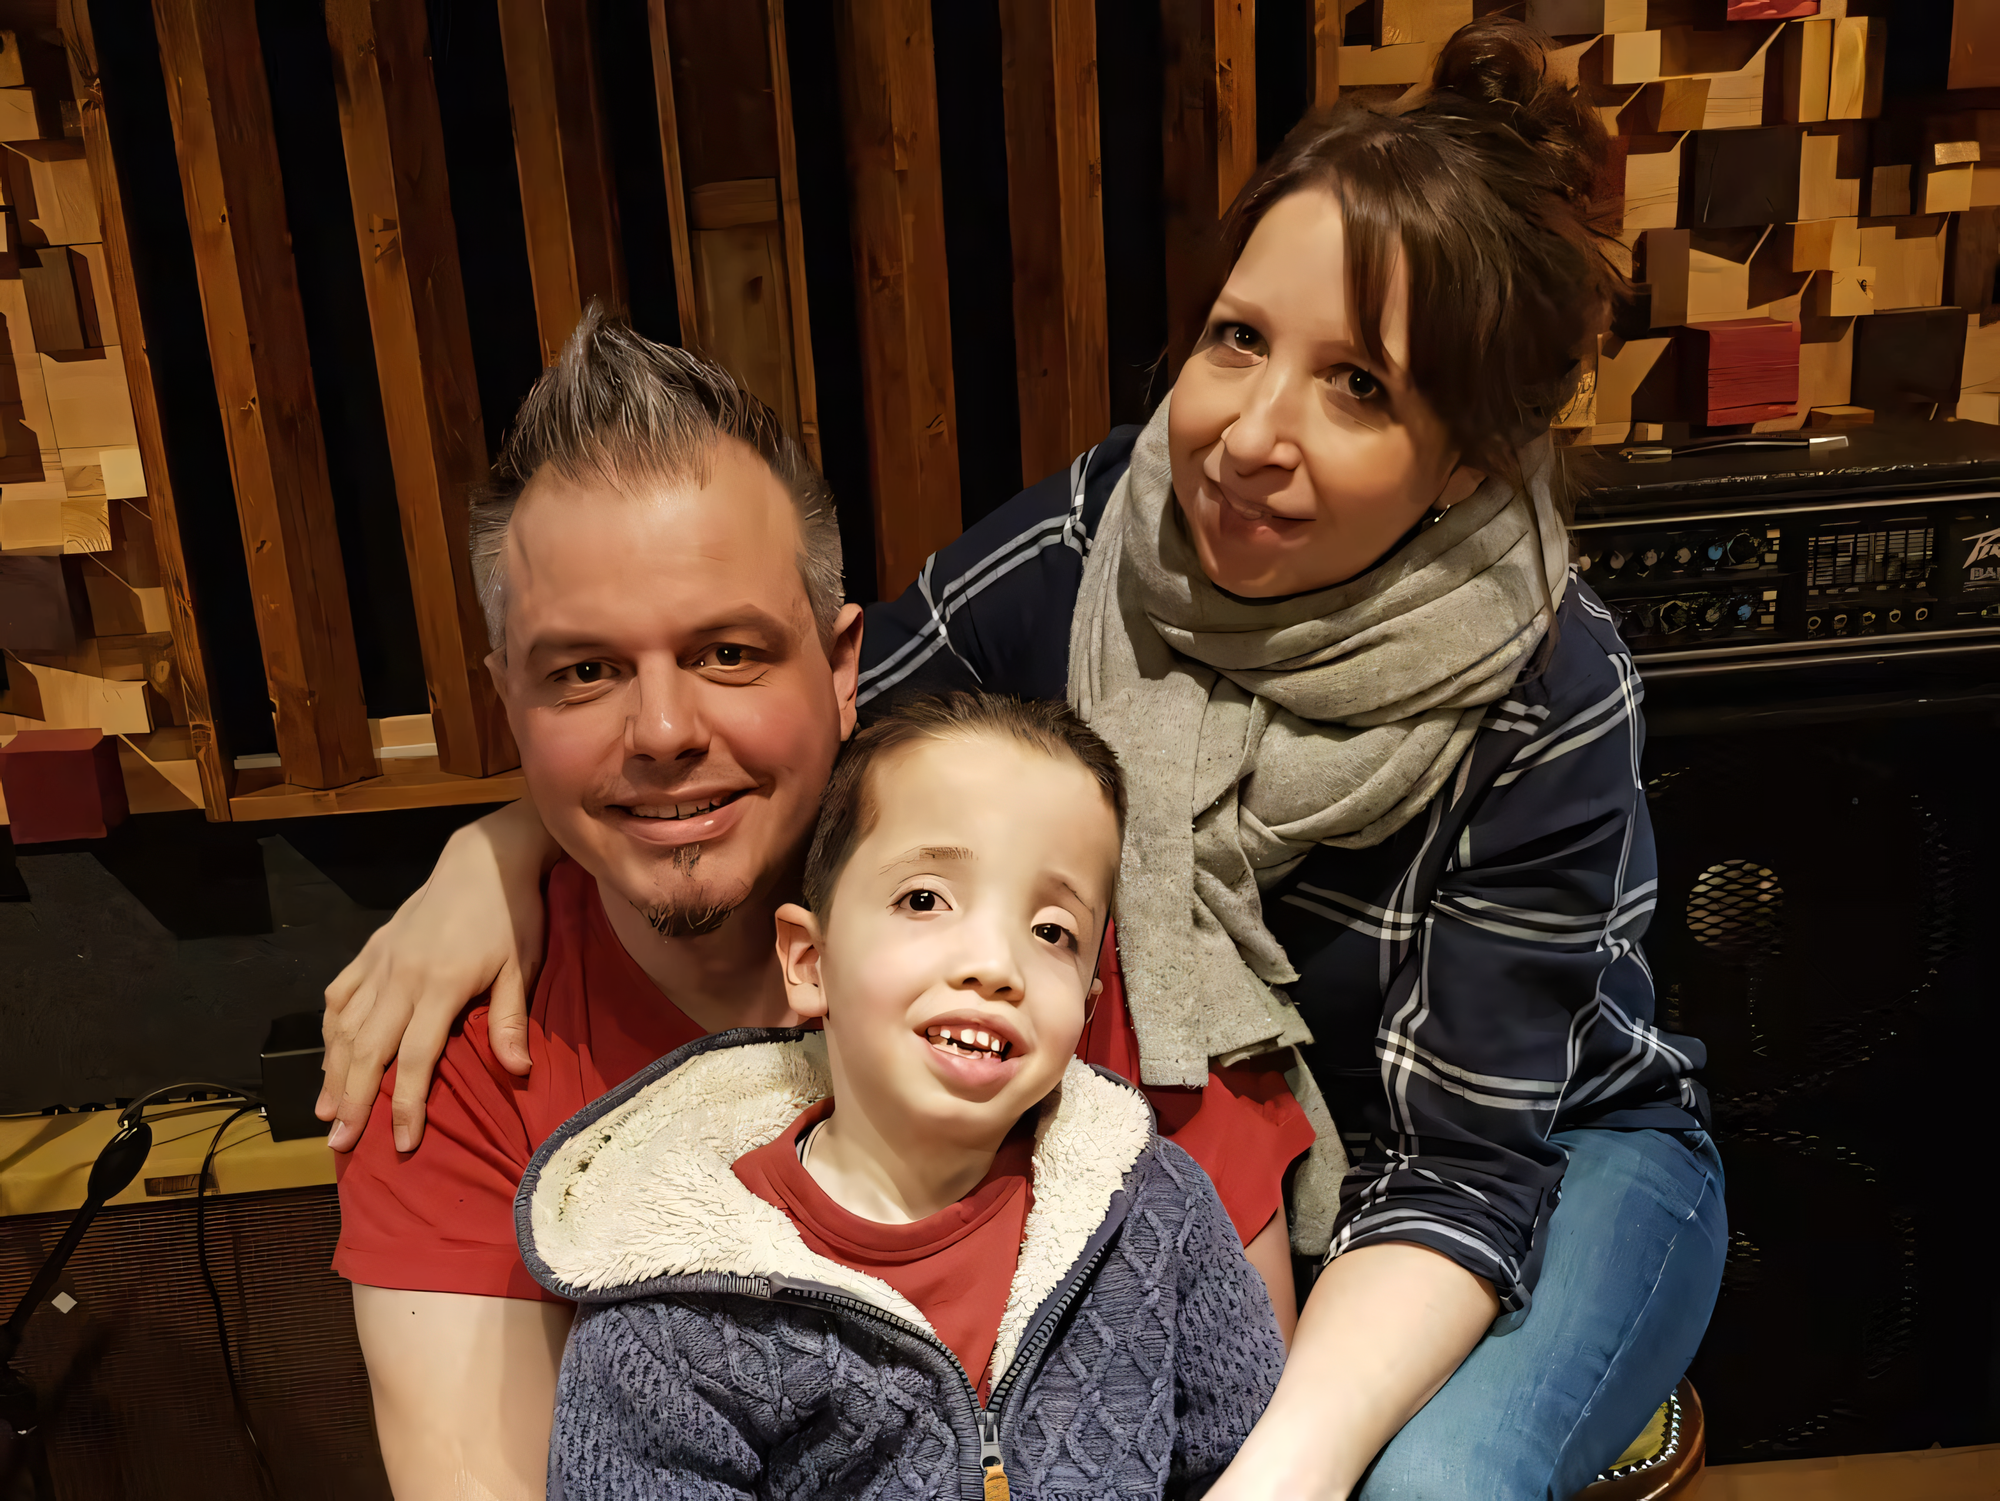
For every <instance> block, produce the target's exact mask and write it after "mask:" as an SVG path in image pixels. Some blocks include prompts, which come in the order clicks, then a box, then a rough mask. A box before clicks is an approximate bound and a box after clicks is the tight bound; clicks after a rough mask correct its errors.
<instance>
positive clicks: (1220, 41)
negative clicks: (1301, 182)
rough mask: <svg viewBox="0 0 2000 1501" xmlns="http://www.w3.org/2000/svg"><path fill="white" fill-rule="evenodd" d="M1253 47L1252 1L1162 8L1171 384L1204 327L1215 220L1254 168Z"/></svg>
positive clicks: (1211, 289)
mask: <svg viewBox="0 0 2000 1501" xmlns="http://www.w3.org/2000/svg"><path fill="white" fill-rule="evenodd" d="M1256 42H1257V16H1256V6H1255V0H1161V4H1160V50H1161V54H1162V59H1163V62H1164V65H1165V69H1166V79H1165V89H1164V106H1165V119H1164V121H1163V122H1162V126H1163V131H1164V145H1165V158H1166V182H1165V184H1164V187H1165V193H1164V197H1165V200H1166V210H1167V358H1168V365H1169V369H1168V371H1167V374H1168V375H1169V376H1171V375H1172V374H1173V372H1174V371H1175V370H1177V369H1178V368H1179V366H1180V362H1181V361H1182V360H1184V359H1186V358H1187V355H1188V351H1190V350H1191V349H1193V348H1194V345H1195V341H1196V340H1197V339H1199V338H1200V336H1201V331H1202V328H1203V326H1204V325H1205V324H1206V323H1207V321H1208V310H1209V307H1210V305H1211V304H1212V303H1213V302H1214V301H1215V294H1216V293H1217V292H1218V291H1220V290H1221V279H1222V243H1221V224H1222V220H1223V217H1224V216H1225V215H1226V214H1227V213H1228V212H1229V206H1230V204H1231V203H1233V202H1234V201H1235V199H1236V194H1237V191H1238V190H1239V189H1240V188H1241V187H1242V186H1243V184H1244V182H1245V181H1247V180H1248V178H1249V176H1250V174H1251V173H1252V172H1253V171H1254V170H1255V169H1256V165H1257V61H1256ZM1336 66H1337V64H1336Z"/></svg>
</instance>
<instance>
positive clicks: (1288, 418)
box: [1211, 359, 1303, 479]
mask: <svg viewBox="0 0 2000 1501" xmlns="http://www.w3.org/2000/svg"><path fill="white" fill-rule="evenodd" d="M1302 384H1303V383H1302V382H1301V381H1299V380H1298V379H1297V378H1296V377H1295V375H1294V373H1293V372H1291V371H1288V370H1287V369H1285V367H1284V366H1283V365H1281V364H1280V363H1279V362H1278V361H1277V360H1275V359H1271V360H1266V361H1265V362H1264V364H1263V365H1262V366H1261V367H1260V368H1259V369H1258V370H1257V371H1256V372H1255V373H1254V375H1253V376H1252V378H1251V379H1249V380H1247V381H1245V382H1244V383H1243V384H1242V385H1241V386H1239V387H1238V388H1237V389H1238V391H1239V392H1240V393H1241V405H1240V406H1239V407H1238V408H1237V412H1236V416H1235V418H1234V419H1233V420H1232V421H1231V422H1230V424H1229V425H1228V426H1227V427H1225V428H1224V429H1223V430H1222V441H1221V442H1220V443H1219V444H1217V445H1216V450H1217V453H1218V454H1219V456H1220V457H1222V458H1224V459H1226V460H1227V461H1228V464H1229V466H1230V468H1231V469H1232V470H1234V471H1235V472H1236V473H1237V474H1239V475H1251V474H1255V473H1256V472H1257V471H1258V470H1260V469H1266V468H1277V469H1296V468H1298V467H1299V464H1300V462H1301V460H1302V458H1303V451H1302V450H1301V448H1300V446H1299V441H1298V425H1299V421H1300V419H1301V417H1302V416H1303V413H1302V412H1301V411H1300V401H1299V398H1300V395H1301V387H1302ZM1211 462H1213V460H1211ZM1212 477H1213V478H1217V479H1220V478H1221V477H1222V476H1221V475H1215V476H1212Z"/></svg>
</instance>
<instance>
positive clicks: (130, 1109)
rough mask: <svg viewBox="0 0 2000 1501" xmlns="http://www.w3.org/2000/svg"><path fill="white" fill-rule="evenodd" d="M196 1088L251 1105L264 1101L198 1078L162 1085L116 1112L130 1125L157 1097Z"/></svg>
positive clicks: (121, 1119)
mask: <svg viewBox="0 0 2000 1501" xmlns="http://www.w3.org/2000/svg"><path fill="white" fill-rule="evenodd" d="M196 1089H199V1090H202V1091H204V1092H205V1093H209V1094H218V1095H221V1096H222V1098H223V1099H225V1100H247V1101H248V1102H249V1103H250V1104H252V1105H262V1104H263V1103H264V1102H263V1101H262V1100H260V1099H258V1098H257V1096H255V1095H254V1094H250V1093H248V1092H247V1091H245V1090H241V1089H233V1088H231V1087H230V1086H229V1085H227V1084H208V1083H204V1082H203V1081H201V1080H199V1079H195V1080H192V1081H190V1082H188V1083H185V1084H168V1085H164V1086H162V1087H161V1088H159V1089H156V1090H154V1091H153V1092H152V1093H150V1094H142V1095H140V1096H139V1098H138V1099H136V1100H134V1101H133V1102H132V1103H131V1104H129V1105H127V1106H126V1107H125V1108H124V1109H123V1110H121V1111H119V1112H118V1119H119V1120H120V1121H122V1122H124V1123H125V1124H126V1125H130V1124H132V1123H133V1122H135V1121H137V1120H138V1119H139V1118H140V1116H141V1115H143V1114H144V1113H145V1109H146V1107H147V1106H148V1105H150V1104H152V1103H153V1101H155V1100H158V1099H163V1098H165V1097H166V1096H167V1095H170V1094H182V1093H184V1092H187V1091H191V1090H196ZM200 1103H202V1104H208V1103H210V1102H209V1101H206V1100H204V1101H201V1102H200Z"/></svg>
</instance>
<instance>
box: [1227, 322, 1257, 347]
mask: <svg viewBox="0 0 2000 1501" xmlns="http://www.w3.org/2000/svg"><path fill="white" fill-rule="evenodd" d="M1222 342H1223V343H1224V344H1225V345H1226V346H1227V347H1229V348H1230V349H1233V350H1235V351H1236V352H1237V353H1238V354H1258V353H1261V352H1262V350H1263V347H1264V339H1263V336H1262V335H1261V334H1259V333H1258V332H1257V330H1256V329H1254V328H1252V327H1251V326H1250V325H1249V324H1247V323H1226V324H1224V325H1223V327H1222Z"/></svg>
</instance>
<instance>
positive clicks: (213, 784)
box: [60, 0, 231, 821]
mask: <svg viewBox="0 0 2000 1501" xmlns="http://www.w3.org/2000/svg"><path fill="white" fill-rule="evenodd" d="M60 21H61V26H62V32H63V39H64V41H65V42H66V43H67V50H68V52H69V59H70V67H71V69H72V72H73V74H74V78H75V85H76V96H77V106H78V110H77V113H78V118H79V123H80V125H81V127H82V131H83V144H84V150H85V151H86V152H87V153H88V156H89V161H90V170H91V178H92V180H93V181H94V183H95V184H96V188H97V211H98V219H99V221H100V222H101V223H102V225H103V230H104V241H103V247H104V261H105V270H106V276H105V281H106V287H107V291H108V293H109V297H108V301H109V304H110V305H109V307H108V308H104V307H100V309H99V316H100V319H104V320H109V321H110V322H111V323H112V324H113V325H115V327H116V329H117V340H118V343H119V346H120V352H121V354H122V356H123V359H124V363H125V379H126V384H127V386H128V387H129V388H130V392H131V398H132V419H133V426H134V428H135V430H136V436H137V440H138V448H139V463H140V466H141V469H142V471H143V473H144V477H145V496H144V498H143V504H144V506H145V508H146V514H147V517H148V519H149V520H150V522H151V526H150V528H149V530H150V531H151V534H152V544H153V551H154V552H155V554H156V555H157V560H158V576H157V582H158V585H159V587H160V589H161V590H162V592H163V594H164V596H165V600H166V607H167V626H168V629H169V631H170V632H171V634H172V638H173V653H174V663H175V669H176V671H177V674H178V677H179V680H180V686H181V692H182V695H183V697H184V700H185V706H186V717H187V728H188V737H189V741H190V744H191V747H192V749H193V752H194V763H195V768H196V772H197V774H198V775H199V777H200V785H201V800H202V805H203V807H204V809H205V810H206V811H207V814H208V816H209V817H210V818H211V819H215V820H218V821H220V820H226V819H227V818H228V817H229V792H230V780H231V766H230V757H229V746H228V742H227V739H226V737H225V736H224V734H223V732H222V726H221V722H220V720H219V719H218V718H217V715H216V712H215V706H214V702H213V699H212V697H211V695H210V691H209V677H210V672H211V665H210V657H209V653H208V643H207V640H206V633H205V630H204V628H203V626H202V623H201V617H200V615H199V614H198V613H197V611H196V603H197V601H196V598H195V593H194V587H193V584H192V583H191V581H190V579H189V577H188V565H187V556H186V554H185V552H184V551H183V549H182V546H181V527H180V506H179V500H178V497H177V496H176V495H175V493H174V486H173V479H172V476H171V475H170V474H169V473H168V470H167V453H166V439H165V435H164V433H163V432H162V430H161V426H160V405H159V397H158V393H157V390H156V388H155V386H154V384H153V367H152V360H151V358H150V357H149V356H148V354H147V347H146V333H145V328H144V324H143V321H142V319H141V316H140V310H139V292H138V285H137V283H136V281H135V280H134V277H133V268H132V242H131V238H130V236H129V234H128V232H127V230H126V227H125V210H124V204H123V197H122V190H121V185H120V180H119V174H118V162H117V159H116V158H115V157H114V156H113V154H112V150H111V135H110V131H109V130H108V129H107V128H106V125H105V120H104V97H103V93H102V91H101V89H100V88H99V85H98V78H97V43H96V37H95V34H94V33H93V31H92V29H91V24H90V10H89V6H88V5H87V4H85V3H84V0H64V3H63V6H62V10H61V14H60ZM118 488H119V490H120V493H121V494H122V493H124V491H125V490H126V489H128V488H129V487H118ZM128 571H129V570H128Z"/></svg>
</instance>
